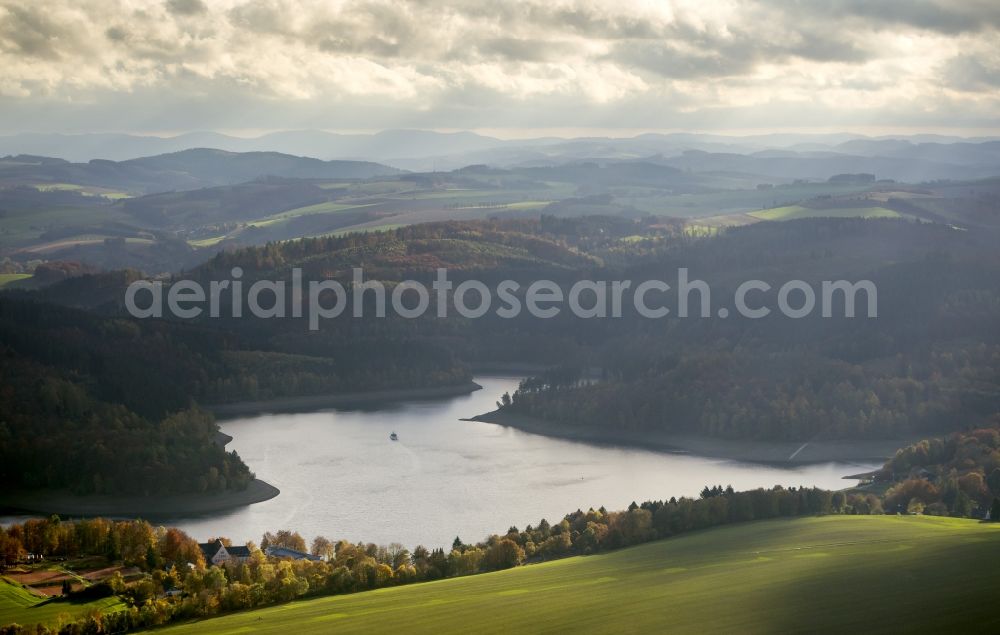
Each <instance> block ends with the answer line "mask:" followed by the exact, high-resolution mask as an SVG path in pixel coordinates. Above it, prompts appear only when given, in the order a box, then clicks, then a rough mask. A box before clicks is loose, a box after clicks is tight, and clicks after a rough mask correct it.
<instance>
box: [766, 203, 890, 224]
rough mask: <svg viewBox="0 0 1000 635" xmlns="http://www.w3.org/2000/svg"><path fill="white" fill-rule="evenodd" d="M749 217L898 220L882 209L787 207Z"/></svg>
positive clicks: (768, 210)
mask: <svg viewBox="0 0 1000 635" xmlns="http://www.w3.org/2000/svg"><path fill="white" fill-rule="evenodd" d="M750 216H753V217H754V218H759V219H761V220H795V219H799V218H899V217H900V214H899V212H894V211H892V210H891V209H886V208H884V207H833V208H829V209H827V208H812V207H803V206H801V205H788V206H787V207H775V208H774V209H766V210H762V211H759V212H751V213H750Z"/></svg>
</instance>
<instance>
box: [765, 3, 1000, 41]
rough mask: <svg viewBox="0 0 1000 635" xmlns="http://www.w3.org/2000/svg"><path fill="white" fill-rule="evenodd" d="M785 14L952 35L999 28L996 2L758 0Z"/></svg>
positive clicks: (999, 22)
mask: <svg viewBox="0 0 1000 635" xmlns="http://www.w3.org/2000/svg"><path fill="white" fill-rule="evenodd" d="M761 4H762V5H765V6H770V7H773V8H775V9H778V10H780V11H781V12H782V13H784V14H785V15H788V16H791V17H794V18H800V19H807V20H822V21H823V22H824V23H826V24H831V25H833V24H836V23H838V22H843V21H845V20H847V19H852V18H853V19H859V20H863V21H867V22H868V23H870V24H871V25H872V26H877V27H889V26H910V27H914V28H917V29H923V30H927V31H934V32H938V33H943V34H948V35H954V34H958V33H965V32H979V31H983V30H987V29H997V28H1000V2H996V0H876V1H873V0H762V1H761Z"/></svg>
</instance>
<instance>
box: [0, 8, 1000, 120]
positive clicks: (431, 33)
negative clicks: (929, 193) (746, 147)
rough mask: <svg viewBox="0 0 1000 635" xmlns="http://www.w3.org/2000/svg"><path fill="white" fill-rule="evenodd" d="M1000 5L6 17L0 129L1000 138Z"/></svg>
mask: <svg viewBox="0 0 1000 635" xmlns="http://www.w3.org/2000/svg"><path fill="white" fill-rule="evenodd" d="M998 31H1000V2H997V0H905V1H890V0H885V1H879V2H873V1H867V0H711V1H709V0H698V1H693V2H687V1H668V0H660V1H655V2H654V1H645V2H644V1H632V2H629V1H626V0H609V1H607V2H604V1H600V0H567V1H563V0H527V1H509V2H508V1H499V0H490V1H486V0H478V1H473V0H466V1H458V2H439V1H436V0H414V1H412V2H402V1H387V2H382V1H377V0H359V1H355V0H344V1H331V2H317V1H309V0H166V1H163V0H148V1H147V0H44V1H39V0H0V130H2V131H4V132H18V131H128V132H159V133H162V132H175V131H185V130H193V129H201V130H203V129H217V130H228V131H241V130H242V131H263V130H274V129H291V128H324V129H330V130H347V129H364V130H376V129H383V128H401V127H411V128H435V129H489V130H492V131H497V130H500V131H502V130H507V131H509V133H510V134H511V135H517V134H518V133H519V131H520V132H523V131H525V130H543V129H545V130H550V129H580V130H595V129H602V130H614V129H621V130H628V131H636V130H642V129H650V130H718V131H737V130H738V131H744V130H747V131H749V130H754V131H780V130H789V131H791V130H806V129H809V130H820V129H825V130H849V131H869V132H871V131H875V132H877V131H879V130H883V131H894V130H904V129H908V130H914V131H915V130H927V131H952V132H959V133H961V132H962V131H966V132H967V133H968V134H981V133H988V134H996V133H998V132H1000V46H997V42H1000V33H998Z"/></svg>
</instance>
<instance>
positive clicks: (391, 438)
mask: <svg viewBox="0 0 1000 635" xmlns="http://www.w3.org/2000/svg"><path fill="white" fill-rule="evenodd" d="M389 440H390V441H399V436H397V435H396V433H395V432H393V433H392V434H390V435H389Z"/></svg>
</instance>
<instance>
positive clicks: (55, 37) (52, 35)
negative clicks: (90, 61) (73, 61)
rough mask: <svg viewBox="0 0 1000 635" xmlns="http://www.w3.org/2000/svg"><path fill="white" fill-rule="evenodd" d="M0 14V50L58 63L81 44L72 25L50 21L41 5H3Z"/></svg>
mask: <svg viewBox="0 0 1000 635" xmlns="http://www.w3.org/2000/svg"><path fill="white" fill-rule="evenodd" d="M0 11H2V12H3V13H2V14H0V16H2V17H0V50H3V51H5V52H11V53H15V54H20V55H25V56H28V57H38V58H43V59H50V60H55V59H58V58H60V57H61V56H62V54H63V52H64V51H66V50H67V49H72V48H75V47H76V46H77V45H78V44H79V41H78V37H77V35H76V33H75V32H74V31H73V29H72V28H71V27H70V25H67V24H64V23H61V22H57V21H55V20H52V19H50V18H49V17H48V16H47V14H46V11H45V7H44V6H42V5H41V4H29V5H24V6H20V5H18V4H15V3H3V4H0Z"/></svg>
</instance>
